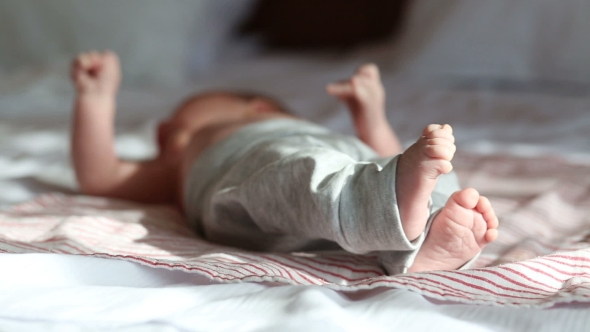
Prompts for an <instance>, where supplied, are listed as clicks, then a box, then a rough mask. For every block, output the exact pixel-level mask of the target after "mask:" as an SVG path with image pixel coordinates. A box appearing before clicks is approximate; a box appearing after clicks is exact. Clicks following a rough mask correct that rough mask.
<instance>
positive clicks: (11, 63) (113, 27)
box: [0, 0, 590, 89]
mask: <svg viewBox="0 0 590 332" xmlns="http://www.w3.org/2000/svg"><path fill="white" fill-rule="evenodd" d="M0 31H1V33H0V70H1V73H2V74H3V75H4V76H5V77H6V75H10V74H14V73H15V72H19V71H20V72H21V73H22V72H23V71H27V70H29V71H31V70H48V69H49V68H65V67H67V63H68V62H69V61H70V59H71V58H72V56H74V55H75V54H76V53H78V52H81V51H84V50H89V49H98V50H101V49H112V50H114V51H116V52H117V53H118V54H119V55H120V57H121V59H122V63H123V68H124V73H125V83H126V84H144V85H146V84H152V85H162V84H164V85H167V84H175V83H179V82H184V81H186V80H191V79H192V78H195V77H198V75H200V74H202V73H203V72H205V71H207V70H210V69H211V68H214V67H215V66H218V65H220V64H223V63H227V62H228V61H230V62H231V61H238V60H240V59H243V58H245V57H253V56H258V55H260V54H261V53H267V52H299V53H304V54H307V55H309V54H310V53H315V52H321V53H324V54H332V55H334V56H342V55H344V54H350V53H351V52H354V51H355V50H358V49H362V48H363V47H364V48H367V47H371V48H372V50H373V52H372V53H371V55H372V57H371V60H375V61H378V62H379V64H380V65H382V66H385V67H387V69H388V70H398V71H400V72H402V71H403V73H404V74H407V75H412V76H420V77H426V78H440V77H445V78H452V79H453V80H459V81H461V82H462V83H465V82H467V83H469V82H474V81H475V80H478V82H477V84H492V81H493V82H495V83H494V84H499V85H510V84H513V85H514V83H515V82H528V83H531V82H535V84H537V85H541V86H542V85H563V86H565V87H566V88H567V87H569V88H572V89H575V88H579V86H580V85H582V86H583V85H588V84H589V83H590V61H588V59H589V56H590V2H589V1H587V0H562V1H553V0H520V1H513V0H398V1H389V0H322V1H313V0H281V1H272V0H174V1H158V0H126V1H117V0H51V1H37V0H2V1H0ZM365 54H366V53H365ZM482 78H483V80H481V79H482Z"/></svg>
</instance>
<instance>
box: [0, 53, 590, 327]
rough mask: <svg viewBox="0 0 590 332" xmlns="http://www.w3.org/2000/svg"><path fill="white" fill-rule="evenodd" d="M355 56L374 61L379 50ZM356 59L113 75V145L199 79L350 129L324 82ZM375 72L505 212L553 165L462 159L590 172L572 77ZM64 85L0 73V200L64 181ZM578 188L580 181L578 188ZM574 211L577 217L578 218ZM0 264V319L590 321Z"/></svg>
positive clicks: (68, 185)
mask: <svg viewBox="0 0 590 332" xmlns="http://www.w3.org/2000/svg"><path fill="white" fill-rule="evenodd" d="M364 58H367V59H371V60H374V61H376V62H377V63H379V54H378V53H367V54H366V56H365V57H364ZM357 59H359V56H358V54H357V55H356V56H355V57H353V58H332V57H327V56H326V57H315V58H294V57H287V56H278V57H272V58H264V59H258V60H248V61H243V62H239V63H228V64H226V65H224V66H222V67H218V68H217V69H216V70H215V71H214V72H212V73H205V74H203V76H202V77H200V78H199V79H198V80H197V81H196V82H195V83H193V84H191V85H185V86H177V87H172V86H169V87H166V88H160V89H153V88H137V87H135V88H129V87H127V88H124V90H123V91H122V93H121V94H120V97H119V102H120V106H119V113H118V119H117V120H118V123H117V129H118V140H117V150H118V151H119V152H120V153H121V154H122V155H124V156H126V157H130V158H143V157H147V156H150V155H153V154H154V152H155V150H154V144H153V139H154V136H153V128H154V125H155V123H156V121H157V119H159V118H162V117H165V116H166V115H167V114H168V112H169V110H170V109H171V108H172V107H173V105H175V104H176V103H177V102H178V101H179V100H180V99H181V98H182V97H183V96H186V95H188V94H190V93H191V92H193V91H195V90H200V89H204V88H210V87H212V86H218V87H228V88H248V89H259V90H263V91H267V92H268V93H270V94H273V95H276V96H278V97H279V98H281V99H283V100H285V101H286V103H287V104H288V105H289V106H290V107H291V108H292V109H293V110H294V112H295V113H296V114H298V115H300V116H303V117H305V118H308V119H310V120H313V121H316V122H319V123H321V124H324V125H326V126H328V127H330V128H332V129H333V130H336V131H339V132H343V133H349V134H350V133H352V127H351V123H350V121H349V119H348V117H347V114H346V110H345V109H344V108H343V106H341V105H339V104H338V103H337V102H335V101H334V100H332V99H331V98H329V97H327V96H326V95H325V94H324V92H323V88H324V85H325V84H326V83H327V82H330V81H332V80H334V79H339V78H344V77H347V76H348V75H349V74H350V73H351V71H352V70H353V69H354V67H355V66H356V65H358V64H360V62H359V61H358V60H357ZM383 80H384V83H385V85H386V89H387V93H388V110H389V113H388V117H389V119H390V121H391V122H392V124H393V127H394V129H395V130H396V132H397V133H398V134H399V136H400V138H401V139H402V141H403V142H404V143H405V145H406V146H407V145H409V144H410V143H411V142H412V140H414V139H415V138H416V135H417V134H418V133H419V132H420V131H421V129H422V128H423V127H424V126H425V125H426V124H428V123H450V124H451V125H453V128H454V130H455V135H456V138H457V146H458V148H459V150H460V151H461V152H460V155H458V158H457V163H456V168H457V170H458V171H459V172H460V176H461V175H462V174H463V176H462V180H463V181H464V184H466V185H473V186H475V187H476V188H479V187H480V186H484V189H486V190H487V191H488V193H489V194H493V195H496V196H497V197H498V200H497V202H500V203H502V202H504V203H506V204H507V205H505V206H503V207H502V208H504V209H506V210H507V211H508V210H509V206H508V205H509V203H510V202H513V203H514V202H516V203H518V204H525V202H524V201H522V202H521V201H518V200H517V199H516V198H515V197H514V196H517V194H518V195H519V197H521V198H522V197H525V198H526V197H528V198H529V199H530V197H537V198H538V197H539V195H540V193H542V192H544V191H545V190H546V189H548V188H553V187H552V185H554V184H555V181H557V180H556V179H562V177H561V175H559V174H556V176H555V177H550V176H548V175H547V174H548V173H547V172H545V173H542V172H541V173H538V174H543V176H544V177H541V176H540V175H539V176H537V177H534V176H529V177H527V174H534V172H533V173H530V172H529V173H527V172H524V173H523V172H522V169H520V171H521V172H520V173H519V172H518V171H519V169H516V170H515V171H514V172H513V173H510V170H505V173H501V170H497V171H498V172H500V173H499V174H504V175H512V176H513V178H508V177H505V178H504V179H508V180H511V179H512V180H515V179H516V180H518V179H520V180H522V182H521V184H522V185H519V184H518V183H515V182H509V183H505V184H502V183H500V182H496V183H489V182H486V181H485V179H482V177H481V176H479V177H478V174H479V175H481V174H487V173H485V172H483V173H481V172H480V173H478V171H479V170H481V167H485V165H483V166H482V165H481V164H478V165H474V164H475V163H473V162H472V161H473V160H475V159H473V158H480V159H477V160H479V161H481V160H482V159H481V158H482V155H483V156H491V157H490V158H492V159H490V161H495V162H498V160H499V159H498V158H500V159H501V158H507V160H508V161H510V160H515V158H516V159H518V158H521V159H522V158H525V159H526V158H530V159H531V160H543V159H542V158H547V159H546V160H549V161H558V162H556V163H557V164H556V165H564V166H563V167H565V168H567V167H571V169H576V170H577V171H576V172H578V173H575V172H574V173H573V174H578V175H579V177H582V180H587V179H588V177H590V173H587V174H588V176H587V177H584V174H585V173H584V171H585V170H590V166H589V165H590V144H588V143H589V142H590V140H589V137H588V133H587V128H590V114H589V113H588V112H589V111H590V91H589V90H588V89H586V87H585V86H583V85H575V86H572V87H571V88H569V89H563V88H559V89H557V88H553V87H551V86H544V85H543V86H539V85H534V84H533V85H531V84H525V83H522V84H513V83H511V84H506V82H504V83H502V82H493V83H490V82H485V81H484V82H481V81H478V82H474V81H464V80H463V81H461V80H445V81H442V80H437V81H434V80H431V81H418V80H410V79H408V78H407V77H404V76H402V75H400V74H397V73H394V72H389V71H387V70H384V71H383ZM71 98H72V94H71V90H70V87H69V85H68V83H67V81H66V78H65V75H64V73H63V72H61V71H52V70H48V71H46V72H34V73H31V72H29V73H21V74H19V75H17V76H13V77H9V78H7V79H2V80H0V188H2V190H0V206H2V207H4V208H7V207H8V206H11V205H12V204H15V203H21V202H24V201H28V200H30V199H32V198H34V197H36V196H37V195H38V194H43V193H47V192H56V191H57V192H61V193H65V194H71V193H74V192H75V183H74V180H73V174H72V170H71V167H70V166H69V156H68V135H69V134H68V127H69V121H70V104H71ZM535 158H541V159H535ZM559 163H561V164H559ZM500 164H501V163H500ZM548 164H549V163H548ZM558 169H559V168H558ZM574 180H575V179H574ZM574 180H572V179H568V181H570V182H571V181H574ZM552 181H553V182H552ZM570 182H567V183H570ZM586 182H587V181H586ZM586 182H584V181H580V183H586ZM580 183H578V184H580ZM506 188H510V189H511V190H510V191H508V190H506ZM584 188H585V189H586V190H587V189H588V187H583V186H582V189H580V190H584ZM516 189H520V190H521V191H518V190H516ZM586 194H587V192H586ZM510 195H512V196H513V197H511V196H510ZM587 196H588V195H585V196H584V192H582V194H580V197H581V198H580V199H581V200H578V201H576V203H572V204H574V206H578V205H575V204H581V205H579V206H582V207H585V208H587V205H585V204H587V203H586V201H584V200H582V198H584V197H587ZM502 199H503V200H502ZM523 199H524V198H523ZM526 202H528V201H526ZM541 204H542V201H541ZM578 218H579V220H581V221H582V222H583V221H584V220H585V222H586V224H585V225H586V226H585V227H586V228H585V229H586V230H590V227H589V226H588V223H589V222H590V221H589V220H588V217H584V216H579V217H578ZM582 229H583V227H582ZM508 240H510V239H506V241H508ZM490 250H491V251H493V250H494V247H491V249H490ZM535 250H536V249H535ZM535 250H529V254H530V252H532V253H533V254H534V253H535V252H536V251H535ZM517 254H518V253H515V254H514V255H517ZM483 256H485V255H483ZM527 258H528V257H527ZM0 264H1V265H0V266H2V267H3V268H2V273H0V281H1V282H0V287H2V291H1V292H0V308H3V309H2V310H0V327H1V328H2V329H7V330H27V331H31V330H47V329H54V330H63V329H65V328H68V329H69V330H73V331H75V330H84V328H85V327H88V326H95V327H99V328H103V329H108V328H117V329H119V330H129V331H148V330H149V331H154V330H157V331H160V330H161V331H174V330H203V331H211V330H234V329H235V330H256V331H260V330H294V331H295V330H310V331H313V330H334V331H340V330H367V329H368V328H370V329H374V330H392V329H403V330H410V329H411V330H414V331H422V330H424V331H426V330H432V329H433V327H434V326H436V329H437V330H447V329H448V330H450V329H452V330H465V331H506V330H538V331H554V330H568V331H584V330H585V329H587V327H588V326H590V315H588V312H589V311H588V310H589V309H590V306H589V305H588V304H587V303H564V304H560V305H557V306H556V307H553V308H551V309H530V308H508V307H499V306H489V305H487V306H478V305H469V304H460V303H457V302H450V301H440V300H435V299H433V298H429V297H423V296H422V295H420V294H418V293H416V292H413V291H408V290H396V289H387V288H383V287H381V288H376V289H372V290H361V291H355V292H344V291H336V290H331V289H328V288H325V287H320V286H279V285H277V284H276V283H247V282H246V283H238V284H222V283H217V282H212V281H210V280H209V279H207V278H203V277H202V276H200V275H198V274H192V273H186V272H182V271H169V270H166V269H158V268H152V267H148V266H144V265H141V264H139V263H136V262H130V261H124V260H113V259H105V258H99V257H87V256H74V255H57V254H33V253H31V254H20V255H13V254H0ZM114 271H115V272H114ZM40 275H41V276H42V277H39V276H40ZM580 278H585V279H584V280H582V284H583V285H586V284H588V283H590V280H589V279H588V274H587V273H586V274H585V275H582V276H580ZM163 303H165V305H162V304H163ZM227 317H231V319H227Z"/></svg>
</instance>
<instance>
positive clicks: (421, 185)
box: [395, 124, 456, 240]
mask: <svg viewBox="0 0 590 332" xmlns="http://www.w3.org/2000/svg"><path fill="white" fill-rule="evenodd" d="M422 135H423V136H422V137H420V138H419V139H418V141H416V143H414V144H413V145H412V146H410V147H409V148H408V149H407V150H406V151H404V153H403V154H402V155H401V156H400V159H399V161H398V166H397V176H396V181H397V183H396V188H395V191H396V193H397V202H398V206H399V211H400V216H401V221H402V226H403V229H404V233H405V234H406V237H407V238H408V239H409V240H414V239H415V238H417V237H418V236H420V234H422V232H423V231H424V226H425V225H426V222H427V220H428V216H429V214H430V211H429V207H428V203H429V200H430V195H431V194H432V191H433V190H434V186H435V185H436V181H437V179H438V177H439V176H440V175H441V174H447V173H449V172H450V171H451V170H452V169H453V166H452V164H451V159H453V155H454V154H455V150H456V148H455V137H454V136H453V130H452V128H451V126H450V125H447V124H445V125H438V124H431V125H429V126H427V127H426V128H425V129H424V131H423V132H422Z"/></svg>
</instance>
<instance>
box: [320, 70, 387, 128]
mask: <svg viewBox="0 0 590 332" xmlns="http://www.w3.org/2000/svg"><path fill="white" fill-rule="evenodd" d="M326 92H328V94H330V95H332V96H334V97H336V98H338V99H340V100H341V101H343V102H345V103H346V104H347V105H348V107H349V108H350V111H351V112H352V114H353V116H354V117H355V118H356V117H359V116H362V117H372V116H376V115H379V116H381V115H383V113H384V112H385V109H384V108H385V107H384V105H385V89H384V88H383V85H382V84H381V78H380V77H379V69H378V68H377V66H376V65H374V64H372V63H369V64H364V65H362V66H360V67H359V68H357V69H356V71H355V73H354V74H353V75H352V77H350V78H349V79H347V80H343V81H340V82H336V83H332V84H328V86H326Z"/></svg>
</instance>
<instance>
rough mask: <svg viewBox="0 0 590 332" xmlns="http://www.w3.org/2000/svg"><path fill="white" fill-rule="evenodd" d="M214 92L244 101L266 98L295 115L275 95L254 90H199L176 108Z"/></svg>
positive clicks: (277, 108)
mask: <svg viewBox="0 0 590 332" xmlns="http://www.w3.org/2000/svg"><path fill="white" fill-rule="evenodd" d="M212 94H226V95H229V96H234V97H236V98H238V99H241V100H243V101H252V100H254V99H257V98H260V99H264V100H266V101H267V102H269V103H270V104H271V105H272V106H274V108H275V109H276V110H277V111H278V112H280V113H284V114H288V115H293V113H292V112H291V111H290V110H289V109H288V108H287V107H286V106H285V105H284V104H283V103H282V102H280V101H279V100H278V99H276V98H274V97H270V96H269V95H266V94H262V93H258V92H252V91H243V90H211V91H205V92H199V93H196V94H194V95H191V96H189V97H187V98H186V99H184V100H183V101H182V102H181V103H180V104H179V105H178V106H177V107H176V108H175V109H176V110H179V109H182V108H184V107H185V106H186V105H188V104H190V103H192V102H193V101H195V100H196V99H198V98H200V97H203V96H205V95H212Z"/></svg>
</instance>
